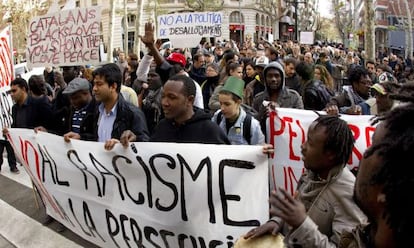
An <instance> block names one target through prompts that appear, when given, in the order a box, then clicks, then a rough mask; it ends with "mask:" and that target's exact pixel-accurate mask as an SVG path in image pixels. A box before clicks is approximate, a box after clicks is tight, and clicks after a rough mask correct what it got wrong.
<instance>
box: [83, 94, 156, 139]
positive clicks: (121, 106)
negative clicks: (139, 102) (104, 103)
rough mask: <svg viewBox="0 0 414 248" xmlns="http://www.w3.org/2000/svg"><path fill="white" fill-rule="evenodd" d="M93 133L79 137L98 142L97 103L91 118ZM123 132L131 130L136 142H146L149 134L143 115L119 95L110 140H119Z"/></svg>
mask: <svg viewBox="0 0 414 248" xmlns="http://www.w3.org/2000/svg"><path fill="white" fill-rule="evenodd" d="M93 119H94V120H93V123H94V128H93V133H92V134H91V133H83V135H81V137H82V136H83V138H85V139H88V140H98V122H99V103H97V104H96V108H95V115H94V118H93ZM125 130H131V131H132V132H133V133H134V134H135V135H136V136H137V141H148V139H149V133H148V128H147V122H146V120H145V115H144V113H143V112H142V111H141V109H139V108H138V107H136V106H134V105H132V104H131V103H129V102H127V101H126V100H125V99H124V98H123V97H122V95H121V94H119V95H118V103H117V112H116V117H115V122H114V125H113V128H112V133H111V138H114V139H120V137H121V134H122V133H123V132H124V131H125ZM83 138H82V139H83Z"/></svg>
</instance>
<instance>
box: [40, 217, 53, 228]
mask: <svg viewBox="0 0 414 248" xmlns="http://www.w3.org/2000/svg"><path fill="white" fill-rule="evenodd" d="M52 222H53V218H52V217H50V216H49V215H46V217H45V218H44V219H43V220H42V225H44V226H47V225H49V224H50V223H52Z"/></svg>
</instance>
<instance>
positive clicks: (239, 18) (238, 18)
mask: <svg viewBox="0 0 414 248" xmlns="http://www.w3.org/2000/svg"><path fill="white" fill-rule="evenodd" d="M229 20H230V23H242V22H244V21H243V15H242V14H240V12H239V11H234V12H232V13H231V14H230V18H229Z"/></svg>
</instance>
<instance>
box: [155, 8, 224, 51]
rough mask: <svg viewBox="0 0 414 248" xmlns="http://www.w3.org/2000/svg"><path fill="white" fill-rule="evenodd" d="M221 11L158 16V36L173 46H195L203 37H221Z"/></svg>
mask: <svg viewBox="0 0 414 248" xmlns="http://www.w3.org/2000/svg"><path fill="white" fill-rule="evenodd" d="M222 23H223V14H222V13H221V12H186V13H174V14H168V15H161V16H158V38H159V39H166V38H168V39H170V41H171V43H172V45H173V47H178V48H191V47H196V46H197V45H198V44H199V42H200V40H201V38H203V37H221V35H222V31H221V29H222Z"/></svg>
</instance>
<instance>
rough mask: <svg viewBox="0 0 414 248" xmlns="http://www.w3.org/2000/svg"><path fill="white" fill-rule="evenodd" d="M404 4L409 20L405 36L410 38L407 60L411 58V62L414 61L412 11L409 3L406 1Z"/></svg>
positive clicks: (408, 40)
mask: <svg viewBox="0 0 414 248" xmlns="http://www.w3.org/2000/svg"><path fill="white" fill-rule="evenodd" d="M404 4H405V7H406V9H407V19H408V20H407V22H408V27H407V29H406V32H405V34H406V35H407V36H408V39H407V43H408V44H407V49H406V51H407V52H406V58H409V59H410V60H412V59H413V21H412V19H411V11H410V6H409V5H408V1H407V0H404Z"/></svg>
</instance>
